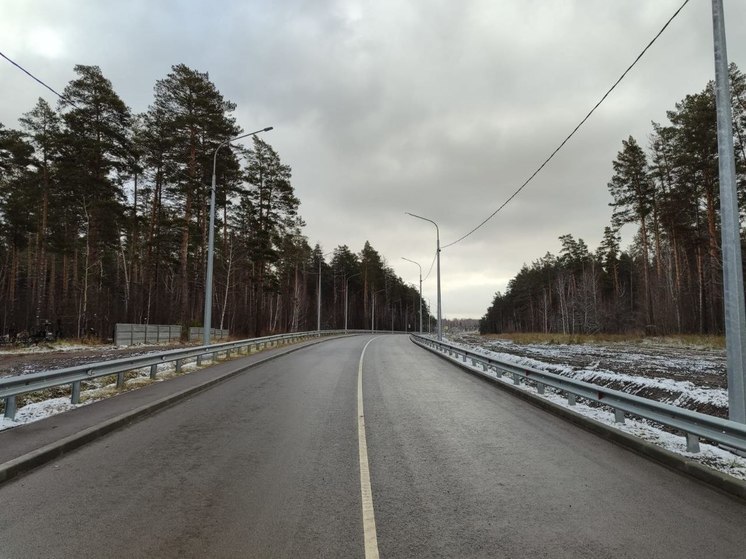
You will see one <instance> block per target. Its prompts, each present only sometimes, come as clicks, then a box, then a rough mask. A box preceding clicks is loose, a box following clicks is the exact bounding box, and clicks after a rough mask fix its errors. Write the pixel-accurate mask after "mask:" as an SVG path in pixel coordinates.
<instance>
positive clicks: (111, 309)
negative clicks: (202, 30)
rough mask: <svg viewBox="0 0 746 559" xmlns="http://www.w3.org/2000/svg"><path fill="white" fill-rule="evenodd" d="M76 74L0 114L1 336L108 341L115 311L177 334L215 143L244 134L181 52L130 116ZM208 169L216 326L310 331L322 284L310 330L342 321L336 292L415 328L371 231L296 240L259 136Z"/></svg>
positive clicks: (193, 290)
mask: <svg viewBox="0 0 746 559" xmlns="http://www.w3.org/2000/svg"><path fill="white" fill-rule="evenodd" d="M75 75H76V78H75V79H74V80H72V81H71V82H70V83H69V84H68V85H67V87H65V89H64V91H63V92H62V97H61V99H60V101H59V102H58V103H57V105H56V107H52V106H50V104H49V103H47V102H46V101H44V100H43V99H41V98H40V99H39V100H38V102H37V103H36V105H35V106H33V107H29V111H28V112H27V113H25V114H24V115H23V117H22V118H21V119H20V120H19V127H18V128H17V129H14V128H9V127H6V126H3V124H0V313H1V314H0V335H2V336H3V337H4V338H5V339H14V338H16V337H17V336H21V335H28V333H31V332H38V331H40V330H42V331H44V330H46V329H51V330H52V331H53V332H54V333H55V334H56V335H57V336H62V337H77V338H82V337H93V338H100V339H108V338H110V337H111V335H112V331H113V328H114V324H115V323H117V322H128V323H140V324H146V323H147V324H180V325H181V326H182V332H183V334H182V335H183V336H186V331H187V328H188V327H189V326H201V325H202V320H203V309H204V294H205V275H206V261H207V246H208V225H209V197H210V184H211V179H212V167H213V157H214V155H215V151H216V148H217V147H218V146H219V145H220V144H221V143H222V142H225V141H226V140H228V139H230V138H233V137H235V136H237V135H240V134H241V133H243V132H244V131H243V130H242V129H241V128H240V127H239V126H238V125H237V124H236V120H235V118H234V117H233V116H232V113H233V112H234V111H235V109H236V106H235V104H234V103H231V102H230V101H228V100H226V99H225V98H224V97H223V96H222V95H221V94H220V92H219V91H218V89H217V88H216V86H215V85H214V84H213V83H212V82H211V81H210V79H209V76H208V74H207V73H201V72H198V71H196V70H193V69H191V68H188V67H187V66H185V65H181V64H180V65H176V66H173V67H172V69H171V72H170V73H169V74H168V75H167V76H166V77H165V78H163V79H161V80H159V81H157V83H156V84H155V87H154V96H153V100H152V103H151V104H150V106H149V107H148V110H147V111H146V112H145V113H143V114H134V113H133V112H132V111H131V109H130V108H129V107H128V106H127V104H126V103H125V102H124V101H123V100H122V99H121V98H120V97H119V95H117V93H116V91H114V89H113V86H112V83H111V82H110V81H109V80H108V79H107V78H106V77H105V76H104V75H103V74H102V72H101V70H100V69H99V68H98V67H96V66H80V65H79V66H76V67H75ZM216 170H217V172H216V176H217V181H216V183H217V190H216V226H215V260H214V284H213V285H214V287H213V301H212V308H213V311H212V325H213V327H215V328H225V329H229V330H230V331H231V334H233V335H244V336H259V335H265V334H270V333H279V332H290V331H304V330H315V329H316V327H317V319H318V316H319V315H318V309H317V301H318V297H317V296H318V293H319V284H320V289H321V301H322V308H321V327H322V328H323V329H329V328H343V327H344V325H345V300H346V298H347V300H348V301H349V310H348V312H347V322H348V327H349V328H350V329H362V328H370V327H371V320H372V319H373V317H374V316H375V318H376V323H375V327H376V328H378V329H389V328H392V329H395V330H404V329H405V328H407V329H414V328H416V327H417V326H418V318H417V311H418V304H419V295H418V291H417V290H416V289H415V288H414V286H411V285H407V284H405V283H404V282H403V281H402V280H401V278H399V277H398V276H396V274H395V273H394V272H393V271H392V269H391V268H390V267H389V266H388V265H387V264H386V261H385V259H384V258H383V257H382V256H381V255H380V254H379V253H378V252H377V251H376V250H375V249H374V248H373V247H372V246H371V245H370V244H369V243H366V244H365V246H364V247H362V249H361V250H360V252H358V253H356V252H353V251H351V250H350V248H348V246H346V245H344V244H342V245H340V246H338V247H336V248H335V249H334V250H333V255H332V257H331V264H328V263H327V262H326V260H325V259H324V254H323V250H322V248H321V247H320V246H318V245H316V246H314V247H312V246H311V245H310V244H309V242H308V239H307V238H306V237H305V236H304V235H303V227H304V223H303V220H302V218H301V216H300V213H299V206H300V200H299V199H298V198H297V197H296V196H295V193H294V188H293V186H292V183H291V178H292V173H291V168H290V166H289V165H287V164H286V163H283V161H282V160H281V158H280V155H279V154H278V153H277V152H276V151H275V150H274V149H273V148H272V146H271V145H270V144H269V143H267V142H265V141H264V140H263V139H261V138H260V137H258V136H254V137H253V145H250V146H249V147H241V144H233V147H232V149H221V150H219V151H218V153H217V156H216ZM319 274H320V280H319ZM346 296H347V297H346ZM374 305H375V309H374ZM423 313H424V316H425V317H427V316H428V314H429V313H428V309H427V308H426V307H425V309H424V311H423Z"/></svg>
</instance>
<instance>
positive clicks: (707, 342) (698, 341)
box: [482, 332, 725, 349]
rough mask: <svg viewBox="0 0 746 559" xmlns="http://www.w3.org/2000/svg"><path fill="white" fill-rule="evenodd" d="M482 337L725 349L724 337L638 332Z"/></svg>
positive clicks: (521, 341) (524, 342) (529, 341)
mask: <svg viewBox="0 0 746 559" xmlns="http://www.w3.org/2000/svg"><path fill="white" fill-rule="evenodd" d="M482 337H483V338H485V339H489V340H498V339H499V340H509V341H511V342H513V343H516V344H520V345H527V344H565V345H581V344H608V343H627V344H630V343H633V344H651V345H666V346H681V347H701V348H710V349H722V348H724V347H725V337H724V336H705V335H697V334H679V335H671V336H645V335H643V334H642V333H640V332H633V333H629V334H558V333H554V334H552V333H550V334H544V333H542V332H516V333H509V334H486V335H484V336H482Z"/></svg>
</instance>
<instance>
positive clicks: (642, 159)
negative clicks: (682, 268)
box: [608, 136, 655, 329]
mask: <svg viewBox="0 0 746 559" xmlns="http://www.w3.org/2000/svg"><path fill="white" fill-rule="evenodd" d="M612 165H613V167H614V176H613V177H612V178H611V182H609V185H608V187H609V192H610V193H611V196H612V198H613V199H614V201H613V202H611V204H610V205H611V206H613V207H614V214H613V217H612V221H613V223H614V226H615V227H621V226H622V225H624V224H625V223H633V222H638V223H639V224H640V237H641V240H642V267H643V294H644V311H645V318H646V328H648V329H654V328H655V318H654V315H653V308H652V301H651V294H650V291H651V290H650V250H649V244H648V238H649V237H648V230H647V222H648V218H649V216H650V214H651V212H652V207H653V203H654V185H653V182H652V181H651V180H650V176H649V175H648V163H647V157H646V156H645V152H644V151H643V150H642V148H641V147H640V146H639V144H638V143H637V141H636V140H635V139H634V138H633V137H632V136H630V137H629V138H628V139H627V140H625V141H623V142H622V151H620V152H619V153H618V154H617V158H616V160H615V161H614V162H613V163H612Z"/></svg>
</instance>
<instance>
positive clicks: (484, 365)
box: [482, 361, 487, 373]
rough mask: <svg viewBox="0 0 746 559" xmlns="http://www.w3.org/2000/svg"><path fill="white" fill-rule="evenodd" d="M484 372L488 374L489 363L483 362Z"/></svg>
mask: <svg viewBox="0 0 746 559" xmlns="http://www.w3.org/2000/svg"><path fill="white" fill-rule="evenodd" d="M482 370H483V371H484V372H485V373H486V372H487V363H485V362H484V361H482Z"/></svg>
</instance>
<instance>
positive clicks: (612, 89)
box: [442, 0, 689, 248]
mask: <svg viewBox="0 0 746 559" xmlns="http://www.w3.org/2000/svg"><path fill="white" fill-rule="evenodd" d="M688 3H689V0H685V1H684V3H683V4H682V5H681V6H680V7H679V9H678V10H676V11H675V12H674V14H673V15H672V16H671V17H670V18H669V19H668V21H667V22H666V24H665V25H664V26H663V27H661V29H660V31H658V33H657V34H656V35H655V37H653V39H652V40H651V41H650V42H649V43H648V44H647V46H646V47H645V48H644V49H642V52H641V53H640V54H638V55H637V58H635V60H634V62H632V64H630V65H629V67H628V68H627V69H626V70H625V71H624V72H623V73H622V75H621V76H619V79H618V80H617V81H615V82H614V85H612V86H611V87H610V88H609V90H608V91H607V92H606V93H604V95H603V97H601V99H600V100H599V101H598V103H596V104H595V105H594V106H593V108H592V109H591V110H590V111H589V112H588V114H587V115H585V117H583V120H581V121H580V123H579V124H578V125H577V126H576V127H575V128H574V129H573V131H572V132H570V134H568V136H567V137H566V138H565V139H564V140H562V143H560V145H559V146H557V148H556V149H555V150H554V151H553V152H552V153H551V154H550V155H549V157H547V158H546V159H545V160H544V162H543V163H542V164H541V165H539V167H538V168H537V169H536V170H535V171H534V172H533V173H532V174H531V176H530V177H528V179H526V181H525V182H524V183H523V184H522V185H521V186H519V187H518V189H517V190H516V191H515V192H513V194H511V195H510V197H508V199H507V200H505V202H503V203H502V205H500V207H499V208H497V209H496V210H495V211H494V212H492V213H491V214H490V215H489V216H487V218H486V219H484V221H482V222H481V223H480V224H479V225H477V226H476V227H475V228H474V229H472V230H471V231H469V232H468V233H466V234H465V235H463V236H461V237H459V238H458V239H456V240H455V241H453V242H450V243H448V244H446V245H443V246H442V248H448V247H450V246H453V245H455V244H456V243H460V242H461V241H463V240H464V239H466V238H467V237H468V236H470V235H471V234H472V233H474V232H476V231H477V230H479V229H480V228H481V227H482V226H483V225H485V224H486V223H487V222H488V221H490V220H491V219H492V218H493V217H495V216H496V215H497V214H498V212H500V210H502V209H503V208H504V207H505V206H507V205H508V204H509V203H510V202H511V200H513V198H515V197H516V196H517V195H518V194H519V193H520V192H521V190H523V189H524V188H525V187H526V186H527V185H528V183H530V182H531V181H532V180H533V179H534V177H535V176H536V175H538V174H539V172H540V171H541V170H542V169H543V168H544V167H545V166H546V165H547V163H549V162H550V161H551V160H552V158H553V157H554V156H555V155H557V153H558V152H559V151H560V150H561V149H562V148H563V147H564V146H565V144H566V143H567V142H568V141H569V140H570V138H572V137H573V136H574V135H575V133H576V132H577V131H578V130H579V129H580V127H581V126H583V124H585V121H586V120H588V119H589V118H590V116H591V115H592V114H593V113H594V112H595V111H596V109H597V108H598V107H600V106H601V103H603V102H604V101H605V100H606V98H607V97H608V96H609V94H610V93H611V92H612V91H614V89H615V88H616V86H617V85H619V83H620V82H621V81H622V80H623V79H624V78H625V77H626V76H627V74H628V73H629V71H630V70H632V68H634V66H635V64H637V62H638V61H639V60H640V59H641V58H642V57H643V55H644V54H645V53H646V52H647V51H648V49H649V48H650V47H651V46H653V43H655V41H657V40H658V37H660V36H661V35H662V34H663V32H664V31H665V30H666V28H667V27H668V26H669V24H670V23H671V22H672V21H673V20H674V19H675V18H676V16H678V15H679V12H681V10H683V9H684V6H686V5H687V4H688Z"/></svg>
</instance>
